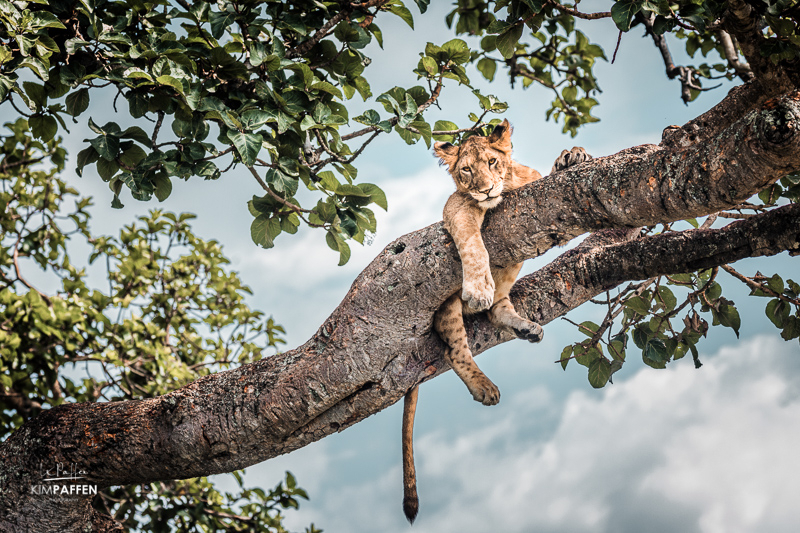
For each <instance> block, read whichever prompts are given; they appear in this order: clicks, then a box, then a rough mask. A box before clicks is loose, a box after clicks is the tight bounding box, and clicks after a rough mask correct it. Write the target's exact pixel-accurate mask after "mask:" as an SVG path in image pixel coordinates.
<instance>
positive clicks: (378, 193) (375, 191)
mask: <svg viewBox="0 0 800 533" xmlns="http://www.w3.org/2000/svg"><path fill="white" fill-rule="evenodd" d="M358 188H359V189H361V191H362V192H363V193H365V194H367V195H369V199H370V201H371V202H372V203H374V204H377V205H378V206H379V207H381V208H382V209H383V210H384V211H388V210H389V204H388V203H387V202H386V193H384V192H383V191H382V190H381V188H380V187H378V186H377V185H373V184H372V183H359V184H358Z"/></svg>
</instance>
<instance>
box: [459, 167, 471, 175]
mask: <svg viewBox="0 0 800 533" xmlns="http://www.w3.org/2000/svg"><path fill="white" fill-rule="evenodd" d="M461 172H464V173H465V174H469V173H470V172H472V171H471V170H470V169H469V167H461Z"/></svg>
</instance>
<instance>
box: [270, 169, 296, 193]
mask: <svg viewBox="0 0 800 533" xmlns="http://www.w3.org/2000/svg"><path fill="white" fill-rule="evenodd" d="M266 179H267V183H269V184H270V185H272V188H273V189H275V190H276V191H278V192H280V193H284V194H285V195H286V196H287V197H291V196H294V193H296V192H297V188H298V186H299V184H300V181H299V180H298V179H297V178H295V177H293V176H289V175H287V174H286V173H284V172H282V171H281V170H276V169H272V168H271V169H269V170H268V171H267V176H266Z"/></svg>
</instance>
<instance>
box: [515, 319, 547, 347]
mask: <svg viewBox="0 0 800 533" xmlns="http://www.w3.org/2000/svg"><path fill="white" fill-rule="evenodd" d="M512 329H513V330H514V334H515V335H516V336H517V337H519V338H520V339H523V340H526V341H528V342H539V341H541V340H542V339H543V338H544V330H543V329H542V326H540V325H539V324H537V323H536V322H528V325H526V326H524V327H521V328H512Z"/></svg>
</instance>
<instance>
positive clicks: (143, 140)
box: [119, 126, 152, 147]
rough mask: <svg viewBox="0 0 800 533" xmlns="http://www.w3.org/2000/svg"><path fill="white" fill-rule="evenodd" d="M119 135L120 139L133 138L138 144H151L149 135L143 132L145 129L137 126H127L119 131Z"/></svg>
mask: <svg viewBox="0 0 800 533" xmlns="http://www.w3.org/2000/svg"><path fill="white" fill-rule="evenodd" d="M119 136H120V138H122V139H133V140H134V141H136V142H138V143H139V144H143V145H145V146H148V147H149V146H151V145H152V141H151V140H150V137H148V136H147V133H145V131H144V130H143V129H142V128H140V127H139V126H131V127H130V128H127V129H126V130H125V131H123V132H121V133H120V134H119Z"/></svg>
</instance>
